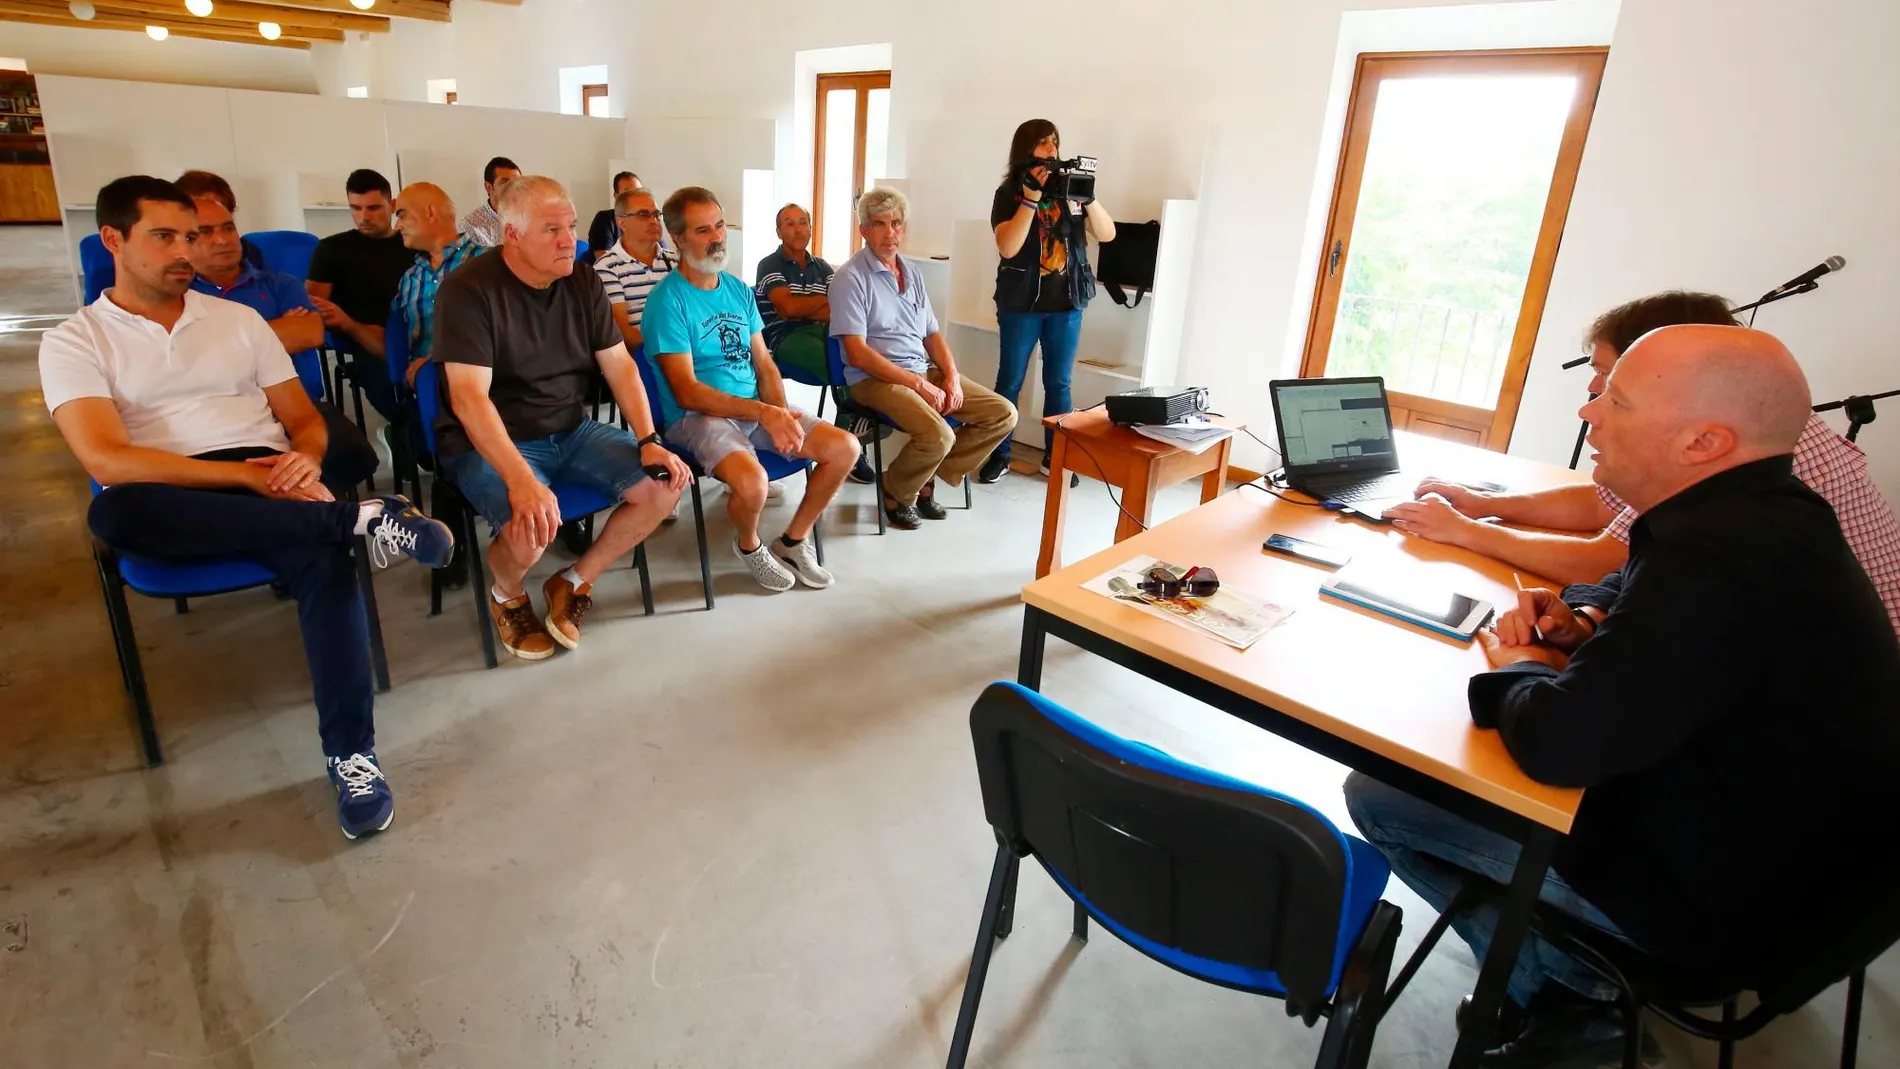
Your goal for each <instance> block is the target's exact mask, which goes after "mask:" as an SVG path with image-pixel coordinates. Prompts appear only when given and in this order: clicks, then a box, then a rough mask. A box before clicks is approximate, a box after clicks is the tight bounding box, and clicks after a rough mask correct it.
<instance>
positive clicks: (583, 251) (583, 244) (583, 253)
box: [574, 238, 593, 271]
mask: <svg viewBox="0 0 1900 1069" xmlns="http://www.w3.org/2000/svg"><path fill="white" fill-rule="evenodd" d="M587 248H588V246H587V239H586V238H578V239H576V240H575V242H574V270H576V271H578V270H580V269H581V268H583V267H586V266H587V265H588V264H590V263H593V261H592V260H589V259H588V258H587Z"/></svg>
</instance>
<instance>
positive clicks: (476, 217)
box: [462, 201, 501, 249]
mask: <svg viewBox="0 0 1900 1069" xmlns="http://www.w3.org/2000/svg"><path fill="white" fill-rule="evenodd" d="M462 236H463V237H468V238H473V239H474V240H475V243H476V244H477V245H480V246H481V247H482V248H484V249H492V248H494V247H495V246H497V245H499V244H501V216H499V215H497V214H495V208H494V205H492V204H489V203H488V202H487V201H482V206H481V207H479V208H477V209H475V210H474V211H472V212H470V213H468V214H467V215H464V216H462Z"/></svg>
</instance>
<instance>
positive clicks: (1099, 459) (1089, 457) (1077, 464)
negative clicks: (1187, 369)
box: [1036, 408, 1246, 579]
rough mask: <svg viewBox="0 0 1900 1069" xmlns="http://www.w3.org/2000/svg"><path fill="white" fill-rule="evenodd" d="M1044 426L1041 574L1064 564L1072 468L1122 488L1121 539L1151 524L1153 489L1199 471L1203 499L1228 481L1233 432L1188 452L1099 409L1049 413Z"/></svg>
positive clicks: (1231, 423)
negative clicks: (1049, 438) (1048, 436)
mask: <svg viewBox="0 0 1900 1069" xmlns="http://www.w3.org/2000/svg"><path fill="white" fill-rule="evenodd" d="M1210 418H1211V419H1212V421H1213V422H1214V423H1215V424H1217V425H1219V426H1222V427H1232V428H1233V429H1234V430H1240V429H1241V428H1242V427H1245V426H1246V424H1245V423H1242V422H1241V421H1239V420H1234V419H1227V418H1225V417H1220V416H1216V417H1210ZM1058 420H1060V421H1061V426H1060V427H1058V426H1057V421H1058ZM1042 425H1043V426H1044V427H1047V428H1050V429H1051V430H1052V432H1053V433H1054V435H1055V441H1054V443H1053V444H1052V445H1051V446H1050V448H1049V497H1048V499H1047V500H1046V501H1045V502H1044V504H1043V507H1042V553H1041V554H1040V555H1039V556H1038V557H1037V558H1036V578H1038V579H1041V578H1042V577H1043V576H1045V575H1048V574H1049V573H1050V572H1052V571H1055V570H1056V569H1058V568H1060V567H1062V533H1063V529H1064V527H1065V526H1066V525H1067V522H1068V510H1069V474H1070V473H1071V472H1073V473H1075V474H1077V475H1084V476H1087V477H1088V478H1091V479H1100V480H1101V481H1102V482H1105V483H1107V484H1108V485H1110V486H1113V487H1116V488H1118V489H1120V490H1121V502H1122V508H1123V509H1124V510H1125V513H1124V514H1122V515H1118V516H1117V517H1116V520H1115V541H1117V542H1120V541H1123V540H1124V539H1128V538H1132V537H1134V536H1135V535H1136V534H1139V533H1140V532H1141V531H1143V530H1145V529H1146V528H1147V526H1148V523H1149V517H1150V515H1151V514H1152V513H1153V511H1154V503H1155V494H1156V493H1157V492H1158V491H1160V490H1161V488H1162V487H1166V486H1173V485H1174V484H1175V483H1178V482H1185V481H1187V480H1188V479H1192V478H1194V477H1195V476H1197V475H1198V476H1200V477H1201V501H1202V502H1203V503H1205V502H1208V501H1212V500H1214V498H1216V497H1218V496H1220V492H1221V490H1222V488H1223V487H1224V486H1225V485H1226V483H1227V458H1228V455H1229V454H1230V452H1231V451H1232V449H1233V445H1234V439H1233V438H1232V437H1231V436H1230V437H1228V438H1225V439H1223V440H1222V441H1221V442H1220V443H1219V444H1218V445H1215V446H1213V447H1212V448H1209V449H1207V450H1205V451H1203V452H1200V453H1190V452H1188V451H1187V450H1185V449H1180V448H1177V447H1175V446H1171V445H1167V444H1166V443H1163V442H1157V441H1155V440H1154V439H1153V438H1148V437H1145V436H1143V435H1139V434H1136V433H1135V432H1134V431H1131V430H1129V429H1128V428H1126V427H1117V426H1116V425H1115V424H1113V423H1110V422H1109V421H1108V413H1107V412H1105V411H1103V410H1102V409H1099V408H1094V409H1090V410H1088V411H1086V412H1071V413H1069V414H1067V415H1063V416H1045V417H1043V420H1042ZM1131 517H1132V518H1131ZM1137 520H1139V521H1140V522H1139V523H1137V522H1136V521H1137Z"/></svg>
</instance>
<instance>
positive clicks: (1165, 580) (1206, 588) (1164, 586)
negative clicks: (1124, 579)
mask: <svg viewBox="0 0 1900 1069" xmlns="http://www.w3.org/2000/svg"><path fill="white" fill-rule="evenodd" d="M1219 589H1220V576H1218V575H1216V574H1214V569H1212V568H1202V567H1198V566H1197V567H1193V568H1189V569H1188V570H1187V571H1185V572H1179V573H1177V572H1175V571H1174V570H1173V569H1171V568H1163V567H1160V566H1158V565H1157V566H1156V567H1153V568H1150V569H1148V573H1147V574H1146V575H1143V576H1142V577H1141V592H1142V593H1144V594H1146V595H1148V596H1149V597H1151V598H1161V599H1163V600H1167V599H1169V598H1178V597H1183V596H1185V597H1190V598H1205V597H1212V596H1213V594H1214V592H1215V591H1217V590H1219Z"/></svg>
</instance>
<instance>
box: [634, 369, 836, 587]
mask: <svg viewBox="0 0 1900 1069" xmlns="http://www.w3.org/2000/svg"><path fill="white" fill-rule="evenodd" d="M633 363H634V365H635V366H636V367H638V368H639V369H640V385H642V386H644V387H645V388H646V391H647V407H648V408H649V409H650V410H651V411H652V413H653V426H654V427H655V428H656V429H659V430H665V429H666V416H665V414H664V413H663V412H662V411H661V409H660V382H659V370H658V369H657V368H655V367H654V366H653V362H652V361H650V360H648V359H647V347H646V346H644V345H641V346H637V347H636V348H635V349H634V350H633ZM666 447H667V448H668V449H670V450H672V451H673V452H674V453H675V454H676V455H678V456H679V458H680V459H681V460H684V461H685V462H686V466H687V467H689V468H691V469H692V471H693V485H692V494H693V530H694V532H695V534H696V535H697V536H698V538H699V582H700V585H701V586H702V587H704V588H705V591H706V607H707V608H708V609H710V608H712V607H713V589H712V558H711V557H709V556H708V555H707V553H706V513H705V509H704V508H703V506H702V505H701V499H700V495H699V482H700V480H701V479H704V478H706V477H707V476H708V475H709V474H710V473H709V472H707V471H706V469H705V467H703V466H702V465H701V464H700V463H699V458H698V457H695V456H694V455H693V454H692V453H691V452H690V451H688V450H686V449H683V448H681V447H680V446H677V445H674V444H673V443H672V442H668V443H666ZM758 457H759V466H760V467H762V468H764V469H765V477H766V479H768V480H769V481H771V482H778V481H779V480H780V479H783V478H786V477H787V476H790V475H795V474H797V473H799V472H801V471H802V472H810V471H811V469H812V467H813V464H812V462H811V461H809V460H799V459H796V458H794V457H788V456H785V455H784V454H782V453H775V452H773V451H772V450H770V449H761V450H759V452H758ZM823 527H824V521H823V519H820V520H819V521H818V522H817V523H814V524H812V526H811V546H812V549H813V550H815V551H816V552H817V554H818V563H820V564H823V563H825V539H824V535H823V534H822V533H821V529H822V528H823Z"/></svg>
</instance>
